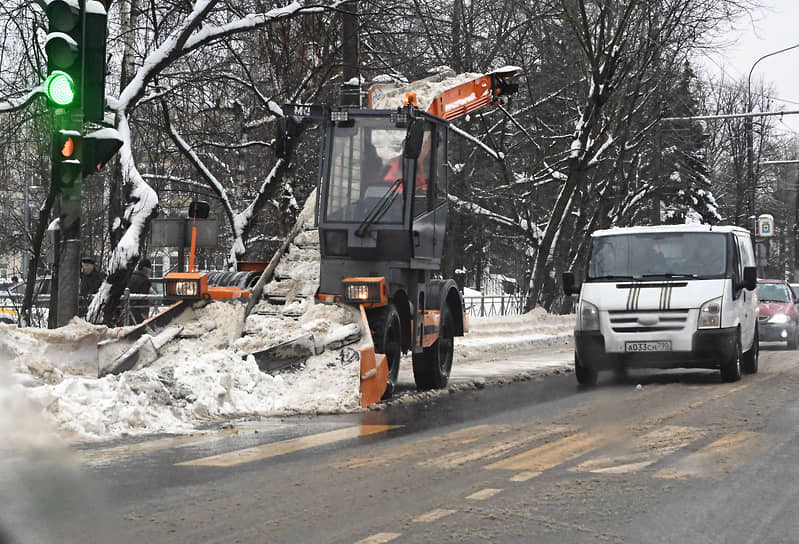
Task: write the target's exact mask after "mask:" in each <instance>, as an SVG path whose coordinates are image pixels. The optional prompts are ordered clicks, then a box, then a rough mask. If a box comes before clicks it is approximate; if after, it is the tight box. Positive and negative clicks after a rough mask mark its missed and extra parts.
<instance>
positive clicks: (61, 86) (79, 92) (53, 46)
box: [45, 0, 108, 121]
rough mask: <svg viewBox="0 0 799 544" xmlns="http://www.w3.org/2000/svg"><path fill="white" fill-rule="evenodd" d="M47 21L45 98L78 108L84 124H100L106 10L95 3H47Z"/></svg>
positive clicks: (67, 0)
mask: <svg viewBox="0 0 799 544" xmlns="http://www.w3.org/2000/svg"><path fill="white" fill-rule="evenodd" d="M47 19H48V22H49V24H48V29H47V30H48V34H47V41H46V43H45V51H46V52H47V80H46V81H45V93H46V94H47V97H48V98H49V99H50V101H51V102H52V103H53V104H55V105H56V106H59V107H62V108H68V109H75V108H78V107H79V108H80V110H79V111H81V112H82V113H83V118H84V120H86V121H102V120H103V110H104V109H105V55H106V38H107V35H106V24H107V19H108V13H107V11H106V7H105V6H104V5H103V3H101V2H100V1H99V0H51V1H50V3H49V4H47Z"/></svg>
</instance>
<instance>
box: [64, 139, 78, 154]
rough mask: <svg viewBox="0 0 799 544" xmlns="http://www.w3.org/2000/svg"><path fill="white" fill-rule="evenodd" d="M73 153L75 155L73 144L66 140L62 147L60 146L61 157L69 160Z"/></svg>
mask: <svg viewBox="0 0 799 544" xmlns="http://www.w3.org/2000/svg"><path fill="white" fill-rule="evenodd" d="M73 153H75V142H74V141H73V140H72V138H67V139H66V140H64V145H63V146H61V156H62V157H65V158H69V157H71V156H72V154H73Z"/></svg>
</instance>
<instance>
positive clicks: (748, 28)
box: [700, 0, 799, 135]
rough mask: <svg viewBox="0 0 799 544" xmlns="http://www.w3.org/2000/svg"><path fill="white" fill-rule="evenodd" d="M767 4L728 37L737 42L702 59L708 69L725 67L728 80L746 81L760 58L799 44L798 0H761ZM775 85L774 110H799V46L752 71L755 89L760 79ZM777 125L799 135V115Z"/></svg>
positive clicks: (764, 62) (744, 20) (717, 69)
mask: <svg viewBox="0 0 799 544" xmlns="http://www.w3.org/2000/svg"><path fill="white" fill-rule="evenodd" d="M761 2H762V3H763V4H764V5H765V6H767V7H766V8H765V9H762V10H758V11H757V12H756V13H754V14H753V17H752V18H751V19H741V20H740V21H739V24H738V25H737V28H736V31H735V32H733V33H732V34H731V35H730V36H729V38H730V41H732V40H736V43H735V44H734V45H731V46H729V47H727V48H725V49H724V50H723V51H721V52H718V53H716V54H714V55H710V56H709V57H708V58H707V59H705V61H700V62H702V63H703V64H705V65H706V66H707V69H708V70H710V71H712V72H715V73H719V71H720V70H723V71H724V73H725V74H727V76H728V78H729V79H735V80H738V79H740V80H745V79H746V77H747V75H748V74H749V70H750V69H751V68H752V65H753V64H754V63H755V62H756V61H757V59H758V58H760V57H762V56H763V55H767V54H769V53H773V52H775V51H779V50H781V49H785V48H787V47H791V46H793V45H799V32H798V31H797V30H799V0H761ZM761 80H762V81H763V82H764V83H765V85H766V87H769V86H771V87H773V88H774V90H775V95H774V96H773V98H774V100H773V106H772V109H774V110H786V111H789V110H799V47H797V48H796V49H792V50H790V51H786V52H784V53H780V54H778V55H774V56H770V57H768V58H766V59H763V60H761V61H760V62H758V63H757V66H755V69H754V71H753V72H752V88H753V89H754V88H755V87H756V83H757V82H758V81H761ZM776 124H777V126H778V127H782V128H784V129H785V130H786V131H793V132H795V133H797V134H798V135H799V114H797V115H786V116H785V117H783V118H782V120H777V121H776Z"/></svg>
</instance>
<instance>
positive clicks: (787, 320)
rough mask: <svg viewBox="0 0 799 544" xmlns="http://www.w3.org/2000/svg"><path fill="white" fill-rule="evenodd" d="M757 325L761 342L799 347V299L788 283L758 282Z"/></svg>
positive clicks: (780, 281) (774, 281) (775, 281)
mask: <svg viewBox="0 0 799 544" xmlns="http://www.w3.org/2000/svg"><path fill="white" fill-rule="evenodd" d="M757 299H758V302H759V305H758V317H757V325H758V331H759V334H760V341H761V342H787V343H788V349H796V348H797V345H799V337H797V335H799V310H797V304H799V299H797V298H796V295H794V292H793V290H792V289H791V287H790V286H789V285H788V283H787V282H785V281H782V280H757Z"/></svg>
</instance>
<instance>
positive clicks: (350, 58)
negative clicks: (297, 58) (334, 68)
mask: <svg viewBox="0 0 799 544" xmlns="http://www.w3.org/2000/svg"><path fill="white" fill-rule="evenodd" d="M341 31H342V43H341V53H342V74H341V75H342V77H343V79H344V83H343V84H342V86H341V105H342V106H356V107H360V105H361V70H360V55H359V49H360V37H359V34H358V32H359V29H358V0H350V1H349V2H345V3H344V4H342V5H341ZM353 79H355V80H356V81H357V83H355V84H352V80H353Z"/></svg>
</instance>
